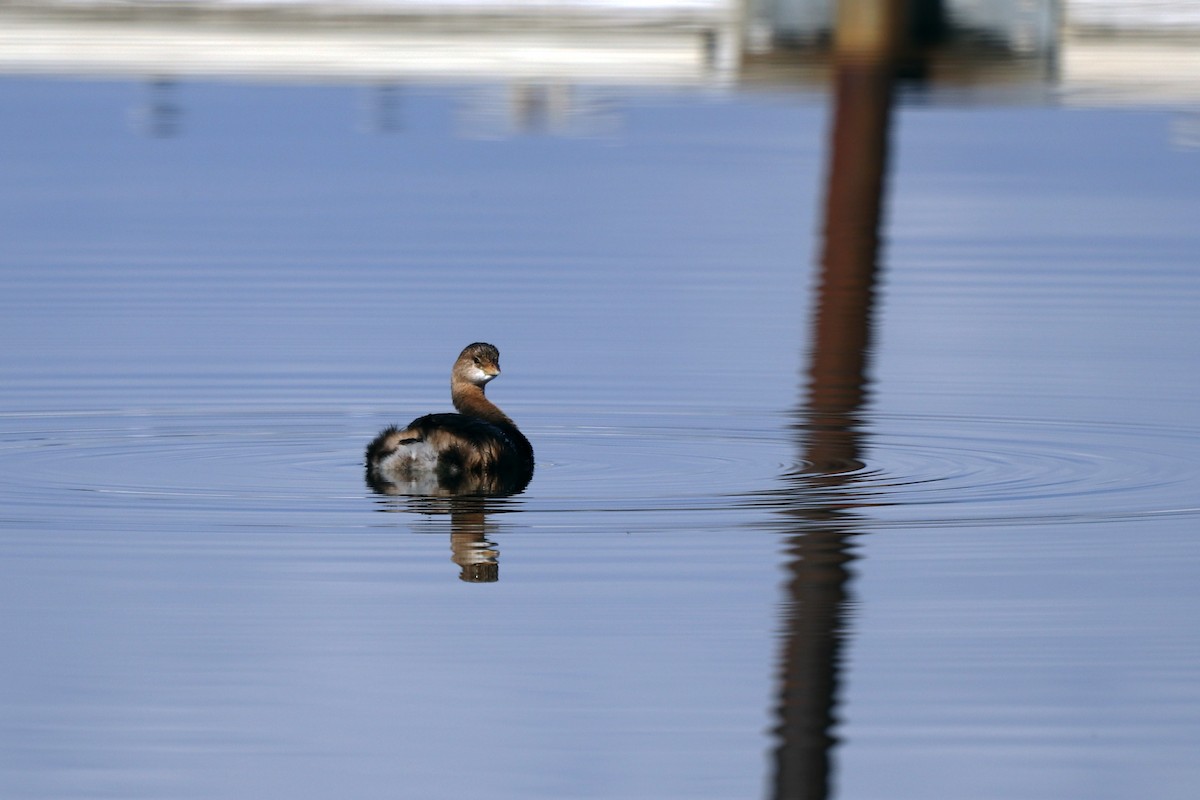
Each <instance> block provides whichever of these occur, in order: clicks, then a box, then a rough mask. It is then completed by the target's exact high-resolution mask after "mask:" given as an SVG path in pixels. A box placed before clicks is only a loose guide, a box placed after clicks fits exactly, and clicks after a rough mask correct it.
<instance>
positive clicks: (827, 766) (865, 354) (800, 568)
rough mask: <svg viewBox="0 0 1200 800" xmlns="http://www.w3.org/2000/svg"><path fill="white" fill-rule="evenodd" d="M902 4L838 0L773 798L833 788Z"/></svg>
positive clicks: (790, 508)
mask: <svg viewBox="0 0 1200 800" xmlns="http://www.w3.org/2000/svg"><path fill="white" fill-rule="evenodd" d="M900 12H901V5H900V3H898V2H895V1H894V0H864V1H862V2H860V1H859V0H843V2H842V3H840V4H839V8H838V30H837V43H836V61H835V68H834V73H833V86H832V94H833V122H832V128H831V131H830V148H829V161H828V165H829V166H828V173H827V177H826V188H825V208H824V213H825V219H824V230H823V240H822V251H821V270H820V282H819V285H818V288H817V296H816V304H815V308H814V315H813V335H812V349H811V352H810V354H809V359H808V370H807V386H806V390H805V396H804V398H803V400H802V401H801V403H800V404H799V406H798V407H797V410H796V421H795V423H794V430H795V432H796V437H797V443H798V448H799V459H798V463H797V466H796V467H795V468H794V469H793V470H791V471H789V472H788V473H787V474H786V475H785V476H784V479H783V480H784V485H783V486H782V487H781V488H780V490H779V493H778V494H779V510H780V513H781V514H783V515H784V518H785V522H784V523H783V527H784V529H785V530H787V531H788V532H789V533H790V534H791V537H790V538H789V539H788V542H787V546H786V557H787V563H786V572H787V578H786V582H785V585H784V588H785V592H786V595H785V599H784V602H783V609H782V625H781V638H782V644H781V653H780V658H779V684H778V686H779V688H778V694H777V697H776V709H775V714H776V725H775V728H774V734H775V750H774V754H773V755H774V763H773V768H774V774H773V780H772V785H771V790H772V797H774V798H779V799H781V800H782V799H783V798H786V799H787V800H799V799H801V798H803V799H804V800H818V798H826V797H829V796H830V794H831V787H832V785H833V778H834V769H833V751H834V748H835V746H836V744H837V737H836V734H835V726H836V724H837V702H838V689H839V680H840V671H841V663H842V653H843V649H844V647H845V643H846V637H847V636H848V617H849V614H850V608H851V605H852V597H851V593H850V588H849V584H850V579H851V577H852V574H853V573H852V570H851V565H852V562H853V561H854V554H853V549H852V545H851V542H852V537H853V536H854V534H855V532H856V525H855V514H854V513H853V509H854V508H855V507H856V506H858V505H860V504H861V503H863V502H865V501H863V500H862V499H861V498H860V497H858V496H856V494H855V491H854V484H855V481H856V479H857V476H858V475H859V474H860V473H861V469H862V467H863V465H864V462H863V451H864V448H865V433H864V429H863V421H862V412H863V410H864V408H865V405H866V402H867V400H868V378H867V371H868V359H869V357H870V353H871V336H872V310H873V307H874V302H875V282H876V275H877V272H878V254H879V240H880V234H879V228H880V221H881V217H882V211H883V197H884V191H885V179H886V173H887V156H888V133H889V128H890V123H891V108H892V91H893V80H894V73H895V65H896V58H895V56H896V53H897V51H898V40H899V35H900V31H901V29H902V27H903V19H902V15H901V13H900Z"/></svg>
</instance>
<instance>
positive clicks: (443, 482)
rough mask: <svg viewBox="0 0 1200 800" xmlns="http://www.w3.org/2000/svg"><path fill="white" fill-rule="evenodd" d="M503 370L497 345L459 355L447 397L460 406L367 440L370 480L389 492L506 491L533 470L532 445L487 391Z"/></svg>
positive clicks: (513, 489) (526, 479)
mask: <svg viewBox="0 0 1200 800" xmlns="http://www.w3.org/2000/svg"><path fill="white" fill-rule="evenodd" d="M499 374H500V351H499V350H497V349H496V348H495V347H494V346H492V345H490V344H485V343H483V342H476V343H475V344H470V345H467V347H466V348H465V349H464V350H463V351H462V353H461V354H459V356H458V360H457V361H455V362H454V368H453V369H452V370H451V372H450V399H451V400H452V401H453V402H454V407H455V408H456V409H458V412H459V413H457V414H426V415H425V416H423V417H418V418H417V419H414V420H413V421H412V422H410V423H409V424H408V426H407V427H405V428H397V427H395V426H392V427H390V428H388V429H386V430H385V431H383V432H382V433H380V434H379V435H378V436H376V437H375V440H374V441H373V442H371V444H370V445H368V446H367V483H368V484H369V485H370V486H371V488H373V489H375V491H377V492H381V493H384V494H425V495H444V494H452V495H460V494H485V495H504V494H513V493H515V492H519V491H521V490H522V489H524V488H525V486H526V485H527V484H528V483H529V479H530V478H532V477H533V446H532V445H531V444H529V440H528V439H526V438H525V435H524V434H522V433H521V431H520V430H518V429H517V426H516V424H515V423H514V422H513V421H512V420H511V419H509V418H508V417H507V416H506V415H505V413H504V412H503V411H501V410H500V409H499V408H498V407H497V406H496V404H495V403H493V402H492V401H491V400H488V399H487V397H485V396H484V393H483V387H484V385H485V384H487V382H488V381H490V380H491V379H492V378H494V377H496V376H497V375H499Z"/></svg>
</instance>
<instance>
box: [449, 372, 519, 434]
mask: <svg viewBox="0 0 1200 800" xmlns="http://www.w3.org/2000/svg"><path fill="white" fill-rule="evenodd" d="M450 399H451V400H452V401H453V402H454V407H455V408H456V409H458V413H460V414H466V415H467V416H468V417H476V418H478V419H482V420H487V421H488V422H491V423H493V424H504V425H513V421H512V420H511V419H509V418H508V417H507V416H505V414H504V412H503V411H501V410H500V408H499V407H498V406H497V405H496V404H495V403H493V402H492V401H491V400H488V399H487V396H486V395H484V393H483V387H482V386H476V385H475V384H473V383H468V382H466V381H453V382H451V384H450ZM514 427H515V426H514Z"/></svg>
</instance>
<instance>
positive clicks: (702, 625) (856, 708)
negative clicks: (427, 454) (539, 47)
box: [0, 79, 1200, 800]
mask: <svg viewBox="0 0 1200 800" xmlns="http://www.w3.org/2000/svg"><path fill="white" fill-rule="evenodd" d="M481 96H482V95H481V94H480V92H478V91H477V90H472V89H462V90H459V89H446V90H437V91H434V90H427V91H422V90H417V89H412V90H407V91H406V92H404V93H401V94H400V96H399V97H398V98H397V97H393V98H391V100H390V101H389V102H390V103H394V104H395V107H394V108H391V111H390V112H389V113H392V114H394V115H395V116H396V119H393V120H391V122H390V123H389V124H388V125H383V126H380V125H374V126H372V125H371V124H369V123H370V122H371V112H370V109H371V108H372V103H373V102H374V100H376V99H377V98H373V96H372V93H371V91H369V90H368V89H364V88H361V87H337V86H335V87H329V86H325V87H315V86H259V85H253V84H204V83H183V84H180V85H177V86H175V87H173V88H172V89H171V90H170V101H171V103H172V104H175V105H176V106H177V109H178V110H179V112H180V116H179V117H178V118H177V119H173V121H172V127H175V126H177V130H176V133H177V135H175V136H173V137H163V138H157V137H152V136H148V135H146V132H145V131H146V127H145V124H144V112H145V108H144V107H145V105H146V103H147V97H148V94H147V89H146V87H144V86H140V85H138V84H135V83H123V82H103V81H78V82H76V81H66V80H64V81H42V80H33V79H7V80H4V81H2V82H0V100H2V103H3V107H4V109H5V112H6V113H5V122H4V125H3V126H0V172H2V174H3V175H4V176H5V178H4V181H3V183H2V185H0V230H2V231H3V233H2V234H0V237H2V242H3V247H2V248H0V259H2V272H0V282H2V283H0V289H2V291H0V327H2V329H3V341H4V342H5V346H4V348H3V349H2V350H0V570H2V580H0V610H2V614H0V637H2V639H3V641H4V642H5V647H4V655H3V657H2V658H0V796H3V797H6V798H68V797H155V798H158V797H205V798H209V797H214V798H215V797H233V796H290V797H298V798H310V797H311V798H325V797H334V796H338V797H356V798H375V797H388V798H394V797H413V798H461V797H467V796H478V797H493V798H542V797H544V798H566V797H602V798H622V800H632V799H634V798H743V797H762V796H768V797H786V796H799V795H798V794H797V793H796V792H794V791H793V790H792V789H789V788H781V787H788V786H793V785H795V783H796V782H798V783H808V784H810V785H816V786H823V785H824V783H823V782H824V780H825V779H826V777H828V778H829V780H830V785H831V786H832V787H833V790H832V792H831V794H832V795H836V796H837V797H839V798H855V799H857V798H880V797H889V798H929V797H945V798H961V799H964V800H965V799H967V798H970V799H974V798H981V799H982V798H1018V797H1019V798H1023V799H1024V800H1031V799H1033V798H1046V799H1047V800H1050V799H1051V798H1053V799H1054V800H1064V799H1065V798H1079V799H1080V800H1083V799H1084V798H1086V799H1087V800H1096V799H1097V798H1135V797H1136V798H1142V797H1154V798H1158V799H1159V800H1172V799H1174V798H1179V799H1182V798H1192V797H1194V796H1195V794H1196V792H1197V790H1198V789H1200V766H1198V765H1197V763H1196V760H1195V750H1196V746H1197V742H1198V741H1200V626H1197V625H1196V618H1197V614H1198V612H1200V580H1197V578H1198V575H1200V539H1198V538H1197V535H1196V534H1197V522H1198V520H1200V410H1198V409H1200V406H1197V403H1196V398H1197V397H1198V396H1200V370H1198V369H1197V365H1200V323H1198V316H1197V309H1198V307H1200V306H1198V301H1200V272H1198V265H1200V226H1198V225H1197V222H1196V220H1197V212H1198V211H1200V151H1197V150H1194V149H1190V150H1189V149H1186V148H1183V147H1180V146H1177V145H1175V144H1173V143H1172V138H1171V130H1172V125H1173V121H1174V120H1175V118H1176V115H1175V112H1173V111H1171V110H1161V109H1158V110H1155V109H1136V108H1132V109H1126V110H1120V111H1112V110H1094V111H1088V110H1074V111H1068V110H1061V109H1053V108H1028V107H1008V108H1003V109H990V108H982V107H980V108H957V109H956V108H936V107H934V108H929V107H925V108H918V107H912V106H909V105H902V106H901V107H900V108H898V109H897V111H896V114H895V117H894V122H893V130H892V146H891V164H892V169H891V173H890V177H889V192H888V199H887V203H886V215H885V216H886V224H885V227H884V243H883V251H882V254H881V256H880V260H879V273H878V284H877V287H876V293H875V301H874V302H875V305H874V309H873V319H874V328H873V345H872V347H871V348H870V352H869V356H870V359H869V378H870V382H869V384H868V386H867V387H866V394H865V397H864V398H863V400H862V402H861V403H859V404H858V405H857V407H856V408H855V409H854V413H853V414H852V415H851V416H850V418H849V419H848V421H847V419H846V418H843V420H842V422H843V424H842V425H840V426H834V427H835V428H837V430H836V431H835V437H836V436H843V435H844V437H849V444H847V439H845V438H841V439H836V441H835V444H838V445H839V446H843V447H849V448H850V450H852V451H853V452H854V454H855V455H856V458H855V459H854V460H853V462H852V463H848V464H847V466H846V467H845V468H844V469H842V470H840V471H834V472H833V473H832V474H828V473H825V474H819V475H815V474H813V470H812V469H807V470H806V466H811V464H812V463H813V457H812V453H813V452H814V447H816V445H817V444H820V443H821V441H822V439H821V437H822V433H821V430H822V426H821V425H819V424H816V423H815V422H814V418H813V417H812V416H811V414H812V412H811V403H810V402H809V400H808V399H806V397H807V392H808V391H809V378H808V377H807V376H808V360H809V354H810V352H811V351H812V350H813V348H814V342H813V340H812V334H811V333H810V331H811V330H812V329H813V325H812V319H813V314H814V310H815V308H816V306H817V299H816V294H815V290H816V287H817V286H818V283H819V281H818V277H817V274H818V267H819V262H820V257H819V254H820V252H821V247H822V244H821V237H820V231H821V225H822V222H821V220H822V203H823V191H824V189H823V187H824V180H825V173H826V166H825V163H826V155H827V148H828V143H827V134H828V129H829V124H830V123H829V117H830V113H829V108H828V104H827V102H826V100H825V98H823V97H817V96H802V95H791V96H788V95H772V94H735V95H720V96H713V95H707V94H679V95H676V94H665V93H663V94H659V93H644V94H632V95H622V94H618V93H613V94H611V95H609V94H605V93H601V92H596V93H595V96H592V97H587V98H585V99H586V100H587V103H588V106H587V108H588V109H589V111H588V113H589V114H590V115H591V116H590V117H589V119H593V120H594V119H597V118H599V119H601V120H602V124H598V125H597V126H594V127H593V128H592V129H591V132H592V133H598V134H599V135H595V136H587V135H584V136H555V135H546V134H539V133H533V134H527V135H517V136H506V137H487V136H480V135H478V134H479V133H480V125H479V124H478V123H479V119H480V118H486V115H485V114H482V115H481V112H479V110H478V108H477V107H476V106H477V104H478V103H479V102H480V100H479V98H480V97H481ZM159 99H160V100H161V98H159ZM583 127H584V128H585V129H587V128H588V126H587V125H585V126H583ZM484 128H485V130H484V131H483V132H485V133H486V132H487V131H486V126H484ZM475 340H486V341H492V342H495V343H496V344H497V345H498V346H499V347H500V349H501V351H502V354H503V361H502V363H503V366H504V374H503V375H502V376H501V377H500V378H499V379H498V380H497V381H496V382H494V383H493V384H492V385H491V387H490V388H489V394H490V396H491V397H493V398H494V399H495V400H496V401H497V402H498V403H499V404H500V405H501V406H502V407H503V408H504V409H505V410H506V411H507V412H509V413H510V414H511V415H512V416H513V417H514V418H515V419H516V420H517V421H518V422H519V423H520V424H521V425H522V427H523V428H524V429H525V430H526V431H527V433H528V434H529V436H530V438H531V439H532V440H533V442H534V445H535V447H536V448H537V453H538V469H537V473H536V475H535V476H534V479H533V482H532V484H531V485H530V486H529V488H528V489H527V491H526V492H524V493H523V494H521V495H519V496H516V497H510V498H500V499H494V500H488V501H475V502H471V501H465V500H458V501H453V502H451V501H429V500H421V499H419V498H389V497H380V496H376V495H374V494H372V493H371V492H370V491H369V490H368V489H367V487H366V486H365V485H364V483H363V476H362V463H361V459H362V448H363V447H364V446H365V444H366V442H367V441H369V439H370V438H371V437H372V436H373V435H374V434H375V433H376V432H377V431H378V430H379V429H380V428H381V427H383V426H385V425H387V424H390V423H394V422H405V421H407V420H408V419H411V418H412V417H413V416H416V415H417V414H419V413H424V412H427V411H432V410H442V409H446V408H447V407H448V386H447V378H448V370H449V366H450V363H451V361H452V360H453V358H454V356H455V355H456V354H457V353H458V351H459V349H461V347H462V346H463V345H465V344H466V343H468V342H471V341H475ZM814 443H815V444H814ZM826 443H828V442H826ZM460 575H461V576H465V577H475V578H478V579H492V578H494V579H495V580H475V581H466V580H462V579H460ZM831 721H832V722H833V724H832V727H831ZM809 734H811V735H809ZM797 742H801V743H800V744H797ZM804 742H807V744H804ZM789 775H791V776H792V778H788V777H787V776H789ZM789 781H793V782H792V783H789ZM820 794H821V791H820V790H819V789H818V790H817V791H815V793H814V792H809V794H807V795H805V796H819V795H820Z"/></svg>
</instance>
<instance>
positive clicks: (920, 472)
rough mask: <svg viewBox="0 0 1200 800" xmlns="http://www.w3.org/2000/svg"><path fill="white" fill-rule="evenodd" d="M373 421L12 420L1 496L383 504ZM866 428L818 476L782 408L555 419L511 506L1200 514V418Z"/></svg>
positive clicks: (154, 416)
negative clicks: (1191, 421) (1187, 423)
mask: <svg viewBox="0 0 1200 800" xmlns="http://www.w3.org/2000/svg"><path fill="white" fill-rule="evenodd" d="M543 416H544V415H543ZM374 424H375V423H374V421H373V420H364V419H362V418H360V417H358V416H356V415H351V414H347V413H345V412H320V411H314V410H311V409H306V410H303V411H291V412H278V411H253V412H214V411H213V410H212V409H205V410H203V411H199V410H198V411H195V412H188V411H178V412H170V413H166V412H163V413H159V412H138V413H115V412H114V413H111V414H103V413H100V414H78V415H71V414H60V415H10V416H7V417H0V467H2V469H0V495H2V496H3V499H4V504H5V506H6V508H7V511H6V513H7V515H8V516H9V518H10V519H14V518H16V519H22V518H23V519H26V520H32V519H38V518H43V517H46V518H52V517H54V516H55V515H58V516H61V515H63V514H67V513H69V512H68V511H67V510H66V509H70V508H75V509H76V510H77V513H82V512H78V509H87V508H89V507H90V508H93V509H94V508H97V507H103V508H107V509H110V510H112V511H114V512H116V515H117V516H118V517H120V515H121V514H122V513H124V514H125V515H126V516H127V517H128V516H131V515H133V514H134V512H145V511H147V510H153V509H160V510H164V511H169V512H177V511H179V510H181V509H184V510H188V511H190V512H193V513H203V512H208V513H213V512H220V513H226V514H233V515H238V514H245V513H248V512H270V513H277V512H280V511H281V510H284V509H286V510H288V511H292V512H295V511H300V512H303V513H305V514H312V513H313V512H320V511H329V510H338V511H345V510H352V511H358V510H362V509H372V508H374V507H376V506H377V505H378V504H379V503H380V502H382V501H381V500H380V499H378V498H373V497H372V496H371V494H370V492H369V491H368V490H367V488H366V487H365V486H364V485H363V483H362V473H361V448H362V445H363V443H364V442H365V441H366V440H367V439H368V438H369V436H370V435H371V433H372V432H373V426H374ZM858 430H859V431H860V432H858V433H856V434H854V435H855V437H856V440H855V447H856V448H857V453H858V458H859V462H858V463H856V464H855V465H854V466H852V467H850V468H848V469H846V470H845V471H842V472H836V473H830V472H825V473H818V472H815V471H814V470H813V469H812V468H811V465H808V464H806V463H805V461H804V456H803V454H804V452H805V447H806V443H807V439H808V437H810V436H812V435H813V434H812V433H811V432H809V431H806V430H805V429H804V428H803V427H802V426H801V427H798V428H797V427H792V426H790V425H789V423H788V420H787V419H786V418H784V417H783V416H782V415H758V416H757V417H756V416H754V415H750V414H746V413H744V412H743V413H737V414H734V413H728V412H721V413H701V412H696V413H692V414H678V413H676V414H669V415H668V414H660V413H656V412H653V411H649V412H644V413H636V414H595V415H593V418H592V419H591V420H590V421H589V423H588V424H567V423H562V424H553V420H551V421H550V422H543V423H542V425H541V427H536V426H531V427H530V433H531V435H532V436H533V438H534V440H535V442H536V443H537V446H538V459H539V461H538V471H537V474H536V475H535V477H534V482H533V484H532V485H531V486H530V488H529V490H528V491H527V492H526V493H525V494H524V495H522V496H520V497H519V498H514V500H513V502H510V503H508V504H506V505H505V509H506V510H520V511H525V512H537V513H545V514H550V515H552V516H551V519H558V520H560V523H561V524H567V520H566V518H565V516H564V515H567V514H577V515H578V514H588V513H594V514H604V513H609V512H625V513H628V512H633V513H643V514H647V515H654V514H656V513H657V514H659V515H664V514H671V515H675V514H678V513H681V512H683V513H690V514H695V513H696V512H718V511H721V512H728V513H732V514H734V515H735V516H740V517H741V518H742V521H746V520H745V517H747V516H756V515H757V516H760V515H761V513H762V512H763V511H767V512H801V513H816V512H820V511H823V510H830V509H836V510H837V511H839V512H841V513H845V512H850V511H852V512H853V513H854V514H855V515H856V516H858V517H862V518H864V519H867V520H870V521H871V522H872V524H878V525H885V526H886V525H899V526H929V525H948V524H960V523H971V524H1022V523H1026V522H1043V521H1047V520H1060V521H1096V520H1104V519H1129V518H1149V517H1154V516H1160V515H1179V514H1195V513H1197V512H1198V511H1200V503H1198V502H1197V498H1200V458H1197V454H1198V453H1200V431H1197V430H1193V429H1185V428H1179V427H1171V426H1166V425H1153V424H1141V425H1135V424H1115V423H1097V422H1079V421H1067V420H1027V419H1026V420H1022V419H1007V418H994V417H951V416H915V415H909V416H899V415H895V416H888V415H871V416H867V417H865V418H864V419H862V420H861V421H860V425H859V429H858ZM688 519H689V520H690V521H689V522H687V523H684V524H688V525H697V524H705V523H704V522H702V521H701V518H698V517H689V518H688ZM721 519H722V520H724V521H728V520H727V517H726V515H721ZM260 521H261V520H260ZM647 521H648V522H649V523H650V524H654V522H653V520H652V519H651V518H650V517H648V518H647ZM126 522H128V520H126ZM584 522H586V521H585V520H584V519H582V518H576V519H574V520H572V521H571V523H570V524H572V525H577V524H581V523H584ZM712 524H718V522H717V521H716V517H715V516H714V518H713V522H712Z"/></svg>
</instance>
